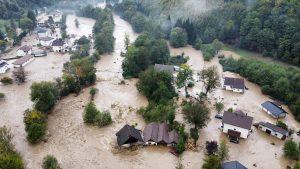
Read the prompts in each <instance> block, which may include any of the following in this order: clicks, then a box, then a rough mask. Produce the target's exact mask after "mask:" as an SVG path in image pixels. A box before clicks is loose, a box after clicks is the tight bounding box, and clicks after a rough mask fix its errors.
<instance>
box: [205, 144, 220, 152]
mask: <svg viewBox="0 0 300 169" xmlns="http://www.w3.org/2000/svg"><path fill="white" fill-rule="evenodd" d="M205 144H206V152H207V154H208V155H212V154H215V153H216V152H217V151H218V142H217V141H206V143H205Z"/></svg>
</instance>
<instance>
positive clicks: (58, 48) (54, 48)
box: [52, 46, 63, 52]
mask: <svg viewBox="0 0 300 169" xmlns="http://www.w3.org/2000/svg"><path fill="white" fill-rule="evenodd" d="M52 49H53V51H54V52H63V47H62V46H53V47H52Z"/></svg>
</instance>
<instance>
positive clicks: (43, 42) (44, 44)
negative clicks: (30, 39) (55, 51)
mask: <svg viewBox="0 0 300 169" xmlns="http://www.w3.org/2000/svg"><path fill="white" fill-rule="evenodd" d="M51 43H52V41H40V44H41V45H42V46H46V47H48V46H51Z"/></svg>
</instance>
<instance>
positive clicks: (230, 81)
mask: <svg viewBox="0 0 300 169" xmlns="http://www.w3.org/2000/svg"><path fill="white" fill-rule="evenodd" d="M223 88H224V89H225V90H230V91H233V92H237V93H244V91H245V82H244V79H240V78H232V77H225V78H224V82H223Z"/></svg>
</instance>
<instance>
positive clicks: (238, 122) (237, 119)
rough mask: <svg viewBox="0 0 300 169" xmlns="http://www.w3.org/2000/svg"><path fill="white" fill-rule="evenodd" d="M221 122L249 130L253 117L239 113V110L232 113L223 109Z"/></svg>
mask: <svg viewBox="0 0 300 169" xmlns="http://www.w3.org/2000/svg"><path fill="white" fill-rule="evenodd" d="M222 122H223V123H225V124H230V125H233V126H236V127H240V128H244V129H248V130H250V129H251V126H252V122H253V117H251V116H247V115H245V114H243V113H241V111H238V112H233V113H232V112H228V111H225V112H224V115H223V119H222Z"/></svg>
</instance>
